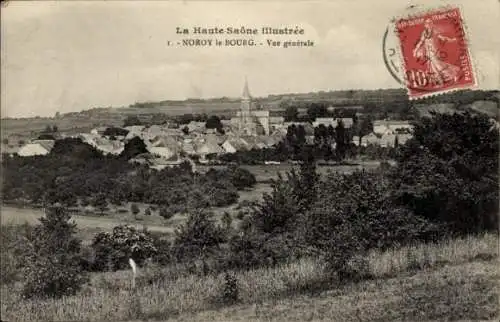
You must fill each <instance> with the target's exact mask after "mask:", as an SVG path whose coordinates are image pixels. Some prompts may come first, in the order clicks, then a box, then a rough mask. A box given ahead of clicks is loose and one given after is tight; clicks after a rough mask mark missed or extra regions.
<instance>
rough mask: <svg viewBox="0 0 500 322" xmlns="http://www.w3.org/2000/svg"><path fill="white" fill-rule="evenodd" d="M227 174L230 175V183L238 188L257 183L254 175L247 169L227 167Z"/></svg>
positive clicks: (250, 186)
mask: <svg viewBox="0 0 500 322" xmlns="http://www.w3.org/2000/svg"><path fill="white" fill-rule="evenodd" d="M229 175H230V177H231V183H232V184H233V185H234V186H235V187H236V189H238V190H241V189H244V188H252V187H253V186H254V185H255V184H256V183H257V180H256V178H255V175H254V174H253V173H251V172H250V171H248V170H247V169H243V168H239V167H231V168H230V169H229Z"/></svg>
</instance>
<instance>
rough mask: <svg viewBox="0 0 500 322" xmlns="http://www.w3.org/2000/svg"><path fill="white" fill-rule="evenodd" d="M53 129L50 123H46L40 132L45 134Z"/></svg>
mask: <svg viewBox="0 0 500 322" xmlns="http://www.w3.org/2000/svg"><path fill="white" fill-rule="evenodd" d="M53 132H54V131H53V130H52V127H51V126H50V125H48V124H47V126H45V130H43V131H42V133H45V134H49V133H53Z"/></svg>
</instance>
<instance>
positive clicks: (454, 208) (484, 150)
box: [392, 113, 499, 234]
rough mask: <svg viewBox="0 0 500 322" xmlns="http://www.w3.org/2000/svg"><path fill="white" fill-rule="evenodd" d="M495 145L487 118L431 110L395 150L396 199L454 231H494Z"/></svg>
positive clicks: (496, 167)
mask: <svg viewBox="0 0 500 322" xmlns="http://www.w3.org/2000/svg"><path fill="white" fill-rule="evenodd" d="M498 148H499V132H498V131H497V130H495V129H492V126H491V121H490V119H489V118H488V117H487V116H485V115H474V116H473V115H471V114H469V113H460V114H459V113H455V114H453V115H447V114H436V113H432V118H427V117H426V118H423V119H421V120H420V121H419V122H416V123H415V124H414V131H413V138H412V139H411V140H409V141H407V142H406V144H405V145H404V146H401V148H400V151H399V153H398V157H397V161H398V163H397V167H396V168H395V171H394V173H393V175H392V179H393V183H394V186H395V191H396V192H397V194H396V197H397V198H396V200H397V201H398V202H399V203H400V204H402V205H406V206H407V207H409V208H410V209H411V210H412V211H414V212H415V213H416V214H418V215H421V216H424V217H426V218H428V219H430V220H432V221H436V222H441V223H443V222H444V223H447V224H449V226H450V228H451V229H452V230H453V231H455V232H457V233H460V234H464V233H474V232H481V231H484V230H497V229H498V152H499V150H498Z"/></svg>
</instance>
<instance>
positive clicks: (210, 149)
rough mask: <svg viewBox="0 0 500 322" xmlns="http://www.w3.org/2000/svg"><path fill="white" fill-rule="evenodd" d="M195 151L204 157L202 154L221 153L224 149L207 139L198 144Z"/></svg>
mask: <svg viewBox="0 0 500 322" xmlns="http://www.w3.org/2000/svg"><path fill="white" fill-rule="evenodd" d="M196 152H197V153H198V154H199V155H200V156H202V157H204V156H206V155H209V154H221V153H224V152H225V151H224V149H223V148H221V147H220V146H218V145H217V144H215V143H213V142H209V141H207V142H204V143H202V144H200V145H199V146H198V149H197V150H196Z"/></svg>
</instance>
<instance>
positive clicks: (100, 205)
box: [90, 193, 108, 214]
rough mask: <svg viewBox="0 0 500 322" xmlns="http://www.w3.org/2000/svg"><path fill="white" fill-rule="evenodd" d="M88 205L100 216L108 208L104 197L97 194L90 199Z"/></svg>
mask: <svg viewBox="0 0 500 322" xmlns="http://www.w3.org/2000/svg"><path fill="white" fill-rule="evenodd" d="M90 204H91V205H92V207H94V208H96V209H98V210H99V212H100V213H101V214H103V213H104V211H105V210H106V208H107V206H108V201H107V200H106V195H105V194H103V193H98V194H97V195H95V196H94V197H93V198H92V200H91V202H90Z"/></svg>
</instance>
